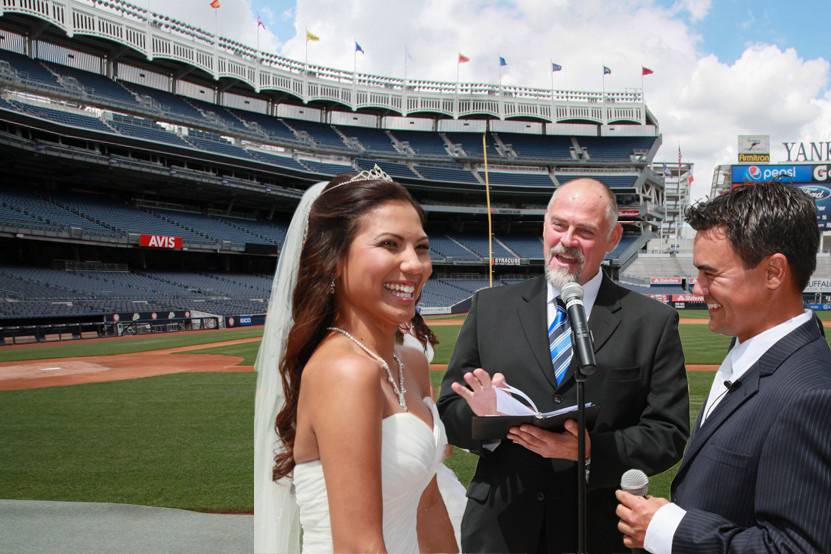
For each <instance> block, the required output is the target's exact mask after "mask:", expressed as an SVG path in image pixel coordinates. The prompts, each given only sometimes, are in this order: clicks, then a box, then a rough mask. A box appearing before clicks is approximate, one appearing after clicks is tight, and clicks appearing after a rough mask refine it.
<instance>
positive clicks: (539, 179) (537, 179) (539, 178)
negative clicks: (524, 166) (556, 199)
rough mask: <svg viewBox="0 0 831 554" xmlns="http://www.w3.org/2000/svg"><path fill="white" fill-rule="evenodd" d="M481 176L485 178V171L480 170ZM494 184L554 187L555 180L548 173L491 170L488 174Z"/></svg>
mask: <svg viewBox="0 0 831 554" xmlns="http://www.w3.org/2000/svg"><path fill="white" fill-rule="evenodd" d="M479 176H480V177H481V178H482V180H483V181H484V180H485V172H484V171H480V172H479ZM488 178H489V180H490V184H492V185H511V186H515V187H553V186H554V181H552V180H551V177H549V175H548V173H506V172H500V171H491V172H490V175H489V176H488Z"/></svg>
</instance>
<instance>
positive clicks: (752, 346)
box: [643, 310, 813, 554]
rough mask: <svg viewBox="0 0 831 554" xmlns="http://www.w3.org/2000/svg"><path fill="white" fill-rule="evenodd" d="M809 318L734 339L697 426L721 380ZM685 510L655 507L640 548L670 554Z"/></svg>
mask: <svg viewBox="0 0 831 554" xmlns="http://www.w3.org/2000/svg"><path fill="white" fill-rule="evenodd" d="M811 317H813V312H811V310H804V311H803V312H802V313H801V314H799V315H798V316H795V317H792V318H791V319H789V320H787V321H783V322H782V323H780V324H779V325H777V326H775V327H771V328H770V329H768V330H766V331H763V332H761V333H759V334H758V335H756V336H754V337H750V338H749V339H747V340H746V341H744V342H740V341H738V340H736V344H735V345H733V348H732V349H731V350H730V352H729V353H728V354H727V356H726V357H725V358H724V362H722V364H721V367H720V368H719V370H718V372H717V373H716V377H715V379H713V385H712V387H710V395H709V396H708V397H707V403H706V404H705V405H704V407H703V408H702V410H703V411H702V418H701V425H702V426H703V425H704V421H705V420H706V419H707V418H709V417H710V416H712V414H713V411H714V410H715V409H716V406H718V405H719V403H720V402H721V401H722V400H723V399H724V397H725V396H727V394H728V391H727V388H726V387H725V385H724V382H725V381H731V382H733V383H735V382H736V381H738V380H739V379H741V377H742V376H743V375H744V374H745V373H747V370H748V369H750V368H751V367H752V366H753V364H755V363H756V362H758V361H759V358H761V357H762V356H763V355H764V354H765V352H767V351H768V350H770V348H771V347H772V346H773V345H774V344H776V343H777V342H779V341H780V340H782V339H783V338H784V337H785V336H786V335H788V334H789V333H791V332H792V331H794V330H795V329H796V328H797V327H799V326H800V325H803V324H805V323H807V322H808V321H810V320H811ZM686 513H687V511H686V510H684V509H683V508H682V507H681V506H679V505H677V504H675V503H670V504H666V505H664V506H661V507H660V508H658V510H657V511H656V512H655V514H654V515H653V516H652V521H650V522H649V527H647V529H646V536H645V537H644V541H643V543H644V544H643V546H644V548H645V549H646V550H647V551H648V552H651V553H652V554H671V553H672V538H673V537H674V536H675V531H676V529H678V526H679V525H680V524H681V520H682V519H684V515H685V514H686Z"/></svg>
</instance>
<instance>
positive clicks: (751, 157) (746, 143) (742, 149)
mask: <svg viewBox="0 0 831 554" xmlns="http://www.w3.org/2000/svg"><path fill="white" fill-rule="evenodd" d="M769 161H770V135H739V162H744V163H748V162H750V163H767V162H769Z"/></svg>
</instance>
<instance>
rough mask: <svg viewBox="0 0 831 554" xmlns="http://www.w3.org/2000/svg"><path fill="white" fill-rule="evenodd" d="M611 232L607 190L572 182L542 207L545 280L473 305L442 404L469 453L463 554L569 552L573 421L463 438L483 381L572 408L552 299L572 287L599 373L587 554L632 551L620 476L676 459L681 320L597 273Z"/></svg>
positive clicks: (682, 435)
mask: <svg viewBox="0 0 831 554" xmlns="http://www.w3.org/2000/svg"><path fill="white" fill-rule="evenodd" d="M621 235H622V228H621V226H620V224H619V223H618V221H617V204H616V201H615V197H614V194H613V193H612V192H611V191H610V190H609V189H608V188H607V187H606V185H604V184H603V183H601V182H599V181H596V180H593V179H575V180H573V181H570V182H568V183H567V184H565V185H562V186H561V187H559V188H558V189H557V190H556V191H555V192H554V194H553V195H552V197H551V200H550V202H549V204H548V207H547V209H546V214H545V220H544V226H543V243H544V258H545V276H540V277H536V278H532V279H529V280H527V281H524V282H522V283H519V284H517V285H512V286H507V287H495V288H491V289H485V290H482V291H479V292H478V293H477V294H476V295H475V296H474V297H473V300H472V303H471V308H470V312H469V314H468V316H467V319H466V320H465V323H464V325H463V327H462V330H461V333H460V335H459V338H458V340H457V342H456V348H455V351H454V353H453V356H452V358H451V360H450V364H449V367H448V370H447V373H446V375H445V377H444V381H443V383H442V387H441V394H440V397H439V401H438V406H439V411H440V414H441V418H442V420H443V421H444V424H445V427H446V429H447V434H448V438H449V440H450V442H451V443H452V444H455V445H457V446H459V447H461V448H465V449H468V450H470V451H472V452H475V453H476V454H478V455H479V462H478V465H477V468H476V473H475V475H474V477H473V480H472V481H471V483H470V486H469V487H468V490H467V496H468V503H467V507H466V510H465V515H464V519H463V521H462V551H463V552H531V553H536V552H539V553H559V552H574V551H576V549H577V475H576V471H577V465H576V460H577V432H576V423H575V422H570V423H569V424H568V425H567V427H566V431H565V432H561V433H557V432H549V431H543V430H541V429H537V428H535V427H532V426H528V425H523V426H522V427H515V428H513V429H512V431H511V432H510V434H509V435H508V437H507V438H505V439H502V440H501V441H493V442H484V443H483V442H481V441H476V440H474V439H473V438H472V436H471V418H472V416H473V415H474V413H476V414H478V415H487V414H493V413H494V411H495V394H494V391H493V387H492V381H491V379H492V377H496V378H497V380H499V379H502V378H503V376H504V380H505V381H506V382H507V383H508V384H510V385H511V386H513V387H517V388H519V389H521V390H522V391H524V392H525V393H527V394H528V395H529V396H530V397H531V398H532V399H533V401H534V403H535V404H536V405H537V406H538V407H539V409H540V410H542V411H551V410H555V409H557V408H562V407H565V406H569V405H572V404H575V403H576V386H575V380H574V372H575V366H574V363H575V362H574V359H573V358H574V357H573V356H572V348H571V330H570V326H569V322H568V318H567V316H566V312H565V309H564V306H563V305H562V302H561V301H560V298H559V295H560V290H561V288H562V287H563V286H564V285H565V284H566V283H568V282H570V281H576V282H578V283H579V284H581V285H582V286H583V288H584V291H585V295H584V305H585V308H586V314H587V317H588V318H589V328H590V329H591V332H592V335H593V336H594V348H595V355H596V358H597V367H598V369H597V371H596V372H595V374H594V375H592V376H590V377H588V379H587V382H586V400H587V401H589V402H593V403H594V404H597V405H598V407H599V409H598V413H597V417H596V419H595V420H594V422H593V424H592V425H591V426H590V427H589V429H588V437H587V441H586V449H587V459H588V460H589V465H588V467H587V472H586V473H587V475H586V478H587V479H588V488H589V496H588V514H589V516H588V534H589V541H588V550H589V552H591V553H592V554H598V553H604V552H628V549H626V548H625V547H624V546H623V542H622V538H621V535H620V533H619V532H618V530H617V517H616V516H615V507H616V505H617V502H616V500H615V496H614V492H615V489H616V488H617V487H618V485H619V482H620V476H621V474H622V473H623V472H624V471H626V470H627V469H630V468H638V469H641V470H643V471H644V472H646V473H647V474H649V475H653V474H656V473H659V472H661V471H664V470H666V469H668V468H669V467H671V466H672V465H673V464H674V463H675V462H677V461H678V460H679V459H680V458H681V455H682V453H683V450H684V446H685V444H686V441H687V437H688V435H689V403H688V392H687V379H686V375H685V370H684V356H683V353H682V351H681V341H680V338H679V335H678V314H677V312H676V311H675V310H673V309H672V308H670V307H668V306H665V305H663V304H661V303H659V302H657V301H655V300H652V299H650V298H647V297H645V296H643V295H640V294H637V293H635V292H632V291H630V290H628V289H625V288H622V287H620V286H618V285H617V284H615V283H614V282H612V281H611V280H610V279H608V278H607V277H606V276H605V275H604V274H603V272H602V271H601V269H600V266H601V262H602V261H603V258H604V256H605V255H606V254H607V253H608V252H611V251H612V250H613V249H614V248H615V247H616V246H617V244H618V243H619V241H620V238H621ZM497 374H499V375H498V376H497ZM572 423H573V424H572Z"/></svg>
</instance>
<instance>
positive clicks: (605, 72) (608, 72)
mask: <svg viewBox="0 0 831 554" xmlns="http://www.w3.org/2000/svg"><path fill="white" fill-rule="evenodd" d="M611 74H612V70H611V69H609V68H608V67H607V66H605V65H604V66H603V75H611Z"/></svg>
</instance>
